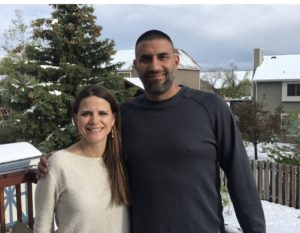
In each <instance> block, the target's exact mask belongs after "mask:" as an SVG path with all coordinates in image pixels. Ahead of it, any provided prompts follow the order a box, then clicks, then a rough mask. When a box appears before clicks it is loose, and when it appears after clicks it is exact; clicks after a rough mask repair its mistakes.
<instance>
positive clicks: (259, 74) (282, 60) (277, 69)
mask: <svg viewBox="0 0 300 233" xmlns="http://www.w3.org/2000/svg"><path fill="white" fill-rule="evenodd" d="M299 65H300V54H290V55H272V56H264V57H263V62H262V64H261V65H260V66H258V67H257V69H256V71H255V74H254V76H253V81H254V82H256V81H264V82H268V81H283V80H284V81H295V80H298V81H300V66H299Z"/></svg>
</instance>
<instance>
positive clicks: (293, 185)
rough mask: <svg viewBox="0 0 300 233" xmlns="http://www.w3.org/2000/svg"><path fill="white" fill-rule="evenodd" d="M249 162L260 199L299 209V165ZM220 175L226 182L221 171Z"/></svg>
mask: <svg viewBox="0 0 300 233" xmlns="http://www.w3.org/2000/svg"><path fill="white" fill-rule="evenodd" d="M250 163H251V168H252V171H253V175H254V178H255V182H256V185H257V189H258V192H259V195H260V198H261V200H266V201H270V202H274V203H279V204H282V205H287V206H290V207H294V208H297V209H300V167H297V166H291V165H287V164H279V163H275V162H270V161H257V160H251V161H250ZM221 177H222V179H223V182H225V183H226V179H224V173H223V172H221Z"/></svg>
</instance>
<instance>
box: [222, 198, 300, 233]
mask: <svg viewBox="0 0 300 233" xmlns="http://www.w3.org/2000/svg"><path fill="white" fill-rule="evenodd" d="M262 205H263V209H264V213H265V219H266V225H267V233H299V232H300V209H295V208H291V207H288V206H284V205H280V204H276V203H271V202H268V201H262ZM223 216H224V221H225V224H227V225H228V226H227V227H226V230H227V232H228V233H239V232H242V231H241V230H239V229H240V225H239V223H238V221H237V219H236V216H235V212H234V209H233V206H232V204H231V205H229V206H226V207H225V208H224V211H223Z"/></svg>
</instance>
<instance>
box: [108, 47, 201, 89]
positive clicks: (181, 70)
mask: <svg viewBox="0 0 300 233" xmlns="http://www.w3.org/2000/svg"><path fill="white" fill-rule="evenodd" d="M177 52H178V55H179V59H180V62H179V67H178V71H177V73H176V79H175V83H177V84H182V85H186V86H189V87H192V88H195V89H200V80H199V74H200V66H199V65H198V64H197V62H195V61H194V60H193V59H192V58H191V57H190V56H189V55H188V54H187V53H186V52H185V51H184V50H182V49H177ZM134 59H135V54H134V50H118V51H117V53H116V54H115V55H114V56H113V60H112V63H117V62H123V63H124V64H123V66H122V67H121V68H120V69H119V70H118V73H119V74H120V75H122V76H123V77H124V78H130V79H125V80H126V81H127V82H133V83H132V84H133V85H135V84H136V83H138V84H137V85H135V86H138V87H139V85H140V84H141V83H140V82H138V81H135V80H136V79H138V74H137V72H136V70H135V68H134V65H133V60H134Z"/></svg>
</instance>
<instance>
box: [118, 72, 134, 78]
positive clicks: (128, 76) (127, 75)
mask: <svg viewBox="0 0 300 233" xmlns="http://www.w3.org/2000/svg"><path fill="white" fill-rule="evenodd" d="M118 74H119V75H120V76H121V77H123V78H130V77H131V73H130V72H118Z"/></svg>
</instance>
